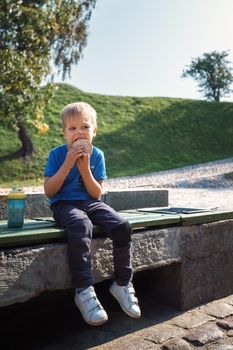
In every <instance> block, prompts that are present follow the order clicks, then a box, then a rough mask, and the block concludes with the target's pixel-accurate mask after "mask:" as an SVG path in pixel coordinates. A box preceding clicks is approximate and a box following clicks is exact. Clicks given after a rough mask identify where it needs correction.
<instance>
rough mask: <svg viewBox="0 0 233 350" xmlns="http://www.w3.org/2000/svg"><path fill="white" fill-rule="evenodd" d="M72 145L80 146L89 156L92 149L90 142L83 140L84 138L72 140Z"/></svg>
mask: <svg viewBox="0 0 233 350" xmlns="http://www.w3.org/2000/svg"><path fill="white" fill-rule="evenodd" d="M72 147H77V148H82V149H83V152H84V153H86V154H89V155H90V156H91V154H92V151H93V146H92V144H91V143H90V142H89V141H88V140H85V139H80V140H76V141H74V143H73V144H72Z"/></svg>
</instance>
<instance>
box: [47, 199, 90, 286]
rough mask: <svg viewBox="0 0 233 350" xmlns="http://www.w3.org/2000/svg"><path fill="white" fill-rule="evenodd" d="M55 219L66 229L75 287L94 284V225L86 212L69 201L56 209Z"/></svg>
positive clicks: (69, 259)
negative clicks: (92, 247)
mask: <svg viewBox="0 0 233 350" xmlns="http://www.w3.org/2000/svg"><path fill="white" fill-rule="evenodd" d="M54 219H55V220H56V222H57V224H58V225H59V226H62V227H64V228H65V229H66V233H67V250H68V261H69V265H70V270H71V274H72V281H73V284H74V286H75V288H80V289H81V288H87V287H90V286H92V285H93V282H94V281H93V276H92V266H91V256H90V249H91V238H92V229H93V225H92V223H91V221H90V219H89V218H88V216H87V215H86V213H85V212H84V211H83V210H81V209H80V208H78V207H77V205H75V204H73V203H69V202H65V203H61V204H59V205H58V206H57V207H55V209H54Z"/></svg>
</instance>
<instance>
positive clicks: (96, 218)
mask: <svg viewBox="0 0 233 350" xmlns="http://www.w3.org/2000/svg"><path fill="white" fill-rule="evenodd" d="M52 210H53V213H54V219H55V221H56V223H57V224H58V225H59V226H61V227H64V228H65V229H66V232H67V238H68V240H67V244H68V260H69V265H70V269H71V273H72V279H73V284H74V286H75V288H87V287H89V286H91V285H93V284H94V280H93V274H92V262H91V254H90V253H91V239H92V229H93V225H98V226H100V227H101V228H102V229H103V231H104V232H106V234H107V236H108V237H109V238H110V239H112V242H113V264H114V273H115V280H116V282H117V284H119V285H121V286H124V285H127V283H128V282H129V281H131V279H132V264H131V233H132V227H131V225H130V224H129V223H128V221H126V220H125V219H124V218H123V217H122V216H120V215H119V214H118V213H117V212H116V211H115V210H114V209H112V208H111V207H109V206H108V205H107V204H105V203H103V202H101V201H99V200H87V201H62V202H59V203H58V204H57V205H55V206H53V207H52Z"/></svg>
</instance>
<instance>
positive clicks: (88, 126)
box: [82, 125, 90, 129]
mask: <svg viewBox="0 0 233 350" xmlns="http://www.w3.org/2000/svg"><path fill="white" fill-rule="evenodd" d="M82 129H90V125H84V126H83V127H82Z"/></svg>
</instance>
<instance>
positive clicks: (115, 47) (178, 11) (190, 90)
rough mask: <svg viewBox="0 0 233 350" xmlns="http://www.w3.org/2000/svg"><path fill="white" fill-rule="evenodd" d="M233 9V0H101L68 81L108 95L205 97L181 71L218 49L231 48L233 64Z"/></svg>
mask: <svg viewBox="0 0 233 350" xmlns="http://www.w3.org/2000/svg"><path fill="white" fill-rule="evenodd" d="M232 14H233V0H97V4H96V8H95V9H94V10H93V13H92V17H91V20H90V23H89V36H88V42H87V46H86V47H85V49H84V51H83V58H82V59H81V60H80V61H79V63H78V65H77V66H74V67H73V68H72V71H71V78H70V79H66V80H65V82H66V83H68V84H72V85H74V86H76V87H78V88H79V89H81V90H83V91H85V92H93V93H100V94H107V95H120V96H161V97H180V98H191V99H204V97H203V95H202V94H201V93H200V92H199V91H198V87H197V83H196V82H195V81H194V80H193V79H192V78H181V74H182V71H183V69H184V68H185V66H187V65H189V64H190V62H191V59H193V58H196V57H199V56H201V55H202V54H203V53H205V52H211V51H213V50H217V51H223V50H227V51H228V52H229V57H228V59H229V60H230V61H231V62H232V67H233V20H232ZM232 88H233V87H232ZM223 100H225V101H233V93H232V94H231V95H230V96H229V97H227V98H224V99H223Z"/></svg>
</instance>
